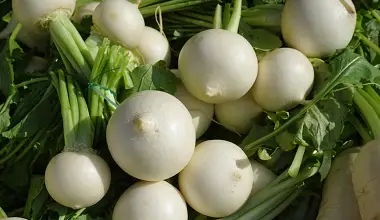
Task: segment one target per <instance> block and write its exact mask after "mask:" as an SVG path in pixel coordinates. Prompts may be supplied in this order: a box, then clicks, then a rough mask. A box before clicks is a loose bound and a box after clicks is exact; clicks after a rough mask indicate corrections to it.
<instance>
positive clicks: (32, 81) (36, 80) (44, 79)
mask: <svg viewBox="0 0 380 220" xmlns="http://www.w3.org/2000/svg"><path fill="white" fill-rule="evenodd" d="M48 80H49V78H48V77H39V78H34V79H30V80H28V81H24V82H22V83H19V84H17V85H15V88H16V89H18V88H22V87H25V86H29V85H31V84H34V83H39V82H44V81H48Z"/></svg>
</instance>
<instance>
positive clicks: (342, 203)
mask: <svg viewBox="0 0 380 220" xmlns="http://www.w3.org/2000/svg"><path fill="white" fill-rule="evenodd" d="M359 150H360V149H359V148H349V149H347V150H345V151H343V152H341V153H339V154H338V155H337V157H336V158H335V159H334V161H333V162H332V165H331V169H330V172H329V174H328V176H327V178H326V181H325V183H324V187H323V193H322V201H321V204H320V207H319V212H318V217H317V220H332V219H334V220H360V219H361V218H360V213H359V207H358V203H357V201H356V197H355V193H354V188H353V184H352V167H353V164H354V161H355V159H356V157H357V154H358V152H359Z"/></svg>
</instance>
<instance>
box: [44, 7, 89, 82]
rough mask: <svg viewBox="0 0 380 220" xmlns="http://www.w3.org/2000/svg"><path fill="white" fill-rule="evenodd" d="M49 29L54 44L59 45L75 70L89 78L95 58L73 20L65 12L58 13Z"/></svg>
mask: <svg viewBox="0 0 380 220" xmlns="http://www.w3.org/2000/svg"><path fill="white" fill-rule="evenodd" d="M49 31H50V35H51V37H52V40H53V42H54V44H55V45H56V46H57V47H59V49H60V50H61V52H62V53H63V54H64V55H65V56H66V58H67V60H68V61H69V62H70V63H71V65H72V66H73V67H74V69H75V71H77V72H78V73H79V74H83V76H84V77H85V78H86V79H87V78H88V77H89V75H90V73H91V68H92V65H93V60H92V57H91V55H90V52H89V50H88V48H87V46H86V44H85V43H84V41H83V39H82V37H81V36H80V35H79V33H78V31H77V30H76V29H75V27H74V25H73V24H72V23H71V21H70V20H69V19H68V18H67V17H66V15H65V14H64V13H57V15H56V16H55V17H54V19H52V20H51V21H50V23H49Z"/></svg>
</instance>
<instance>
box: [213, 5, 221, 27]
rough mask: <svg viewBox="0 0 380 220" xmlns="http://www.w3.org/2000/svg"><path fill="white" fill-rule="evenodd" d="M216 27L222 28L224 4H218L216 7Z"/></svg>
mask: <svg viewBox="0 0 380 220" xmlns="http://www.w3.org/2000/svg"><path fill="white" fill-rule="evenodd" d="M213 24H214V26H213V28H214V29H221V28H222V6H221V5H219V4H218V5H216V8H215V15H214V22H213Z"/></svg>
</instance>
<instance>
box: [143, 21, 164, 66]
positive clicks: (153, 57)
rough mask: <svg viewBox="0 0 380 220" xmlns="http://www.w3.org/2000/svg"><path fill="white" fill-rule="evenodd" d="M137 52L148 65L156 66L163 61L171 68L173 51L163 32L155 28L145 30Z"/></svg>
mask: <svg viewBox="0 0 380 220" xmlns="http://www.w3.org/2000/svg"><path fill="white" fill-rule="evenodd" d="M137 50H138V51H139V52H140V53H141V55H142V56H143V58H144V61H145V63H147V64H155V63H156V62H158V61H160V60H163V61H165V63H166V65H167V66H170V61H171V60H170V59H171V53H170V52H171V51H170V45H169V42H168V40H167V39H166V37H165V36H164V35H163V34H162V33H161V32H159V31H157V30H156V29H154V28H151V27H145V28H144V30H143V32H142V36H141V38H140V43H139V44H138V46H137Z"/></svg>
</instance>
